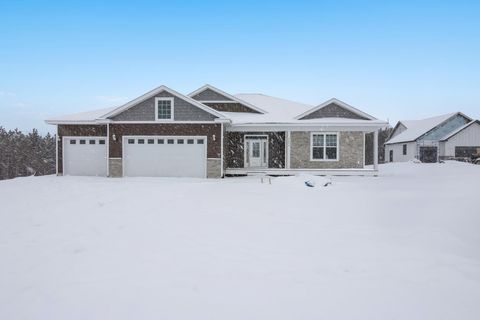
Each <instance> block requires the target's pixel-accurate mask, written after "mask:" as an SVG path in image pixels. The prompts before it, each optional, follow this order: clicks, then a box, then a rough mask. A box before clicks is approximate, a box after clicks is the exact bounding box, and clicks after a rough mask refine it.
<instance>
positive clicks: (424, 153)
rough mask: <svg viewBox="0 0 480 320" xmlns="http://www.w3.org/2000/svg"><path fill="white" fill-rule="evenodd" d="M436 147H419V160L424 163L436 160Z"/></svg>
mask: <svg viewBox="0 0 480 320" xmlns="http://www.w3.org/2000/svg"><path fill="white" fill-rule="evenodd" d="M437 155H438V152H437V147H420V161H421V162H426V163H432V162H437Z"/></svg>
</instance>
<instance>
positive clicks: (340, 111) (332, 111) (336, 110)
mask: <svg viewBox="0 0 480 320" xmlns="http://www.w3.org/2000/svg"><path fill="white" fill-rule="evenodd" d="M319 118H348V119H359V120H368V119H367V118H365V117H362V116H360V115H358V114H356V113H353V112H352V111H350V110H347V109H345V108H343V107H341V106H339V105H337V104H335V103H333V102H332V103H330V104H329V105H326V106H325V107H323V108H321V109H319V110H317V111H315V112H312V113H310V114H308V115H306V116H304V117H303V118H301V119H300V120H308V119H319Z"/></svg>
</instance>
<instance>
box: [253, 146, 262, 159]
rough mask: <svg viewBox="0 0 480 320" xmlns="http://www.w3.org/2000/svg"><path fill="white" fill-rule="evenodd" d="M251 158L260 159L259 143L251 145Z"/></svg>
mask: <svg viewBox="0 0 480 320" xmlns="http://www.w3.org/2000/svg"><path fill="white" fill-rule="evenodd" d="M252 157H254V158H259V157H260V142H253V143H252Z"/></svg>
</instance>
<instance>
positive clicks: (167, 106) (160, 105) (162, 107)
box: [155, 98, 173, 120]
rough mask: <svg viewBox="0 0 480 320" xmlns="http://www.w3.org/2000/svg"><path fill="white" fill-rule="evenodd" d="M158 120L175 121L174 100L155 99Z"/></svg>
mask: <svg viewBox="0 0 480 320" xmlns="http://www.w3.org/2000/svg"><path fill="white" fill-rule="evenodd" d="M155 115H156V119H157V120H173V98H155Z"/></svg>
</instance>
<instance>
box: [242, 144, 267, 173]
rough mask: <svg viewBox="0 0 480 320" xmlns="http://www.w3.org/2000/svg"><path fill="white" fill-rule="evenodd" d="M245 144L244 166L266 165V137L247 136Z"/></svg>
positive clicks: (256, 166)
mask: <svg viewBox="0 0 480 320" xmlns="http://www.w3.org/2000/svg"><path fill="white" fill-rule="evenodd" d="M245 144H246V150H245V153H246V154H245V155H246V157H245V158H246V166H247V167H254V168H262V167H264V168H265V167H267V139H266V137H265V138H247V139H245Z"/></svg>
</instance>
